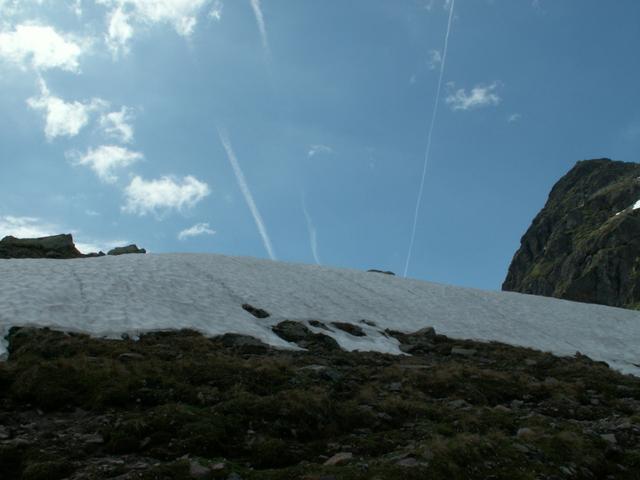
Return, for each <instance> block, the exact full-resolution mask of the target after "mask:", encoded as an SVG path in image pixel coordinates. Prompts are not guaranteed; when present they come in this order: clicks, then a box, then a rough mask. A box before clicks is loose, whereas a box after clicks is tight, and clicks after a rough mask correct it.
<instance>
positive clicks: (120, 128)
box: [100, 107, 133, 143]
mask: <svg viewBox="0 0 640 480" xmlns="http://www.w3.org/2000/svg"><path fill="white" fill-rule="evenodd" d="M132 120H133V112H132V110H131V109H130V108H128V107H122V108H121V109H120V110H119V111H115V112H109V113H105V114H102V115H101V116H100V127H102V130H103V131H104V133H105V134H106V135H107V136H108V137H110V138H115V139H116V140H118V141H120V142H122V143H131V141H133V126H132V125H131V121H132Z"/></svg>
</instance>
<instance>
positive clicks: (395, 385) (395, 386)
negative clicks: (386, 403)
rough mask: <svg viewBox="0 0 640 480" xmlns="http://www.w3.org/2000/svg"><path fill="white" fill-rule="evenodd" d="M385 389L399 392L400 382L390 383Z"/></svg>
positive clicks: (400, 388)
mask: <svg viewBox="0 0 640 480" xmlns="http://www.w3.org/2000/svg"><path fill="white" fill-rule="evenodd" d="M387 390H389V391H390V392H399V391H400V390H402V383H400V382H393V383H390V384H389V386H387Z"/></svg>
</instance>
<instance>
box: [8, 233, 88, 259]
mask: <svg viewBox="0 0 640 480" xmlns="http://www.w3.org/2000/svg"><path fill="white" fill-rule="evenodd" d="M85 256H86V255H83V254H82V253H80V251H79V250H78V249H77V248H76V246H75V245H74V243H73V237H72V236H71V235H69V234H66V235H64V234H63V235H54V236H51V237H42V238H15V237H11V236H7V237H4V238H3V239H2V240H0V258H3V259H7V258H57V259H69V258H82V257H85Z"/></svg>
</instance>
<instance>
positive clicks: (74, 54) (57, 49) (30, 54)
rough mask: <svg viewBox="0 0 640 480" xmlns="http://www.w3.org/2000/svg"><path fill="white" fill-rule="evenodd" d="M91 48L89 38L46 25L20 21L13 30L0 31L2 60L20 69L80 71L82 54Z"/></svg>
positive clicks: (0, 55) (0, 56)
mask: <svg viewBox="0 0 640 480" xmlns="http://www.w3.org/2000/svg"><path fill="white" fill-rule="evenodd" d="M89 47H90V42H89V41H87V40H83V39H80V38H78V37H75V36H73V35H67V34H62V33H58V32H57V31H56V30H55V29H54V28H53V27H51V26H47V25H35V24H21V25H17V26H16V27H15V29H14V30H13V31H3V32H0V59H3V60H5V61H7V62H11V63H14V64H16V65H18V66H20V67H21V68H27V67H28V66H31V67H33V68H34V69H36V70H41V71H44V70H51V69H54V68H57V69H61V70H66V71H69V72H74V73H78V72H79V71H80V62H79V60H80V57H81V56H82V55H83V54H84V53H86V51H87V50H88V49H89Z"/></svg>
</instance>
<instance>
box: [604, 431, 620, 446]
mask: <svg viewBox="0 0 640 480" xmlns="http://www.w3.org/2000/svg"><path fill="white" fill-rule="evenodd" d="M600 438H601V439H602V440H604V441H605V442H607V443H609V444H611V445H616V444H617V443H618V439H617V438H616V436H615V434H613V433H604V434H602V435H600Z"/></svg>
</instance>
